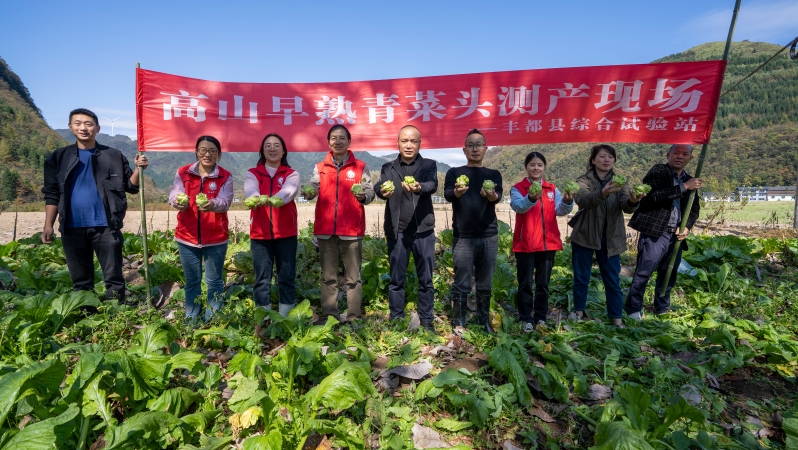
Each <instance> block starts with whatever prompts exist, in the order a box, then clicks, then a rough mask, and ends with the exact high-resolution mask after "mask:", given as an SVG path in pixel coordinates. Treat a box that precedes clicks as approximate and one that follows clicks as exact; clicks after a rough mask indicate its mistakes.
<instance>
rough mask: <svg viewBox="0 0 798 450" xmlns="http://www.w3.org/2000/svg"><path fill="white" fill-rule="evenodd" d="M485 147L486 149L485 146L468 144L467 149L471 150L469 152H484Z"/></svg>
mask: <svg viewBox="0 0 798 450" xmlns="http://www.w3.org/2000/svg"><path fill="white" fill-rule="evenodd" d="M485 147H486V146H485V144H468V145H466V148H467V149H469V150H474V149H477V150H482V149H483V148H485Z"/></svg>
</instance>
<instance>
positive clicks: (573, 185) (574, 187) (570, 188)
mask: <svg viewBox="0 0 798 450" xmlns="http://www.w3.org/2000/svg"><path fill="white" fill-rule="evenodd" d="M564 189H565V193H566V194H568V195H574V194H576V193H577V192H579V183H577V182H576V181H571V182H570V183H568V184H566V185H565V188H564Z"/></svg>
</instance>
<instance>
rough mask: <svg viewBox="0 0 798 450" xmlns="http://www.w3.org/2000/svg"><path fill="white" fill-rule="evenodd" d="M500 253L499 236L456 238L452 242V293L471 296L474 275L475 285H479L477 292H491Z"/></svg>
mask: <svg viewBox="0 0 798 450" xmlns="http://www.w3.org/2000/svg"><path fill="white" fill-rule="evenodd" d="M498 253H499V236H498V235H496V236H489V237H484V238H460V237H456V238H454V241H453V242H452V260H453V262H454V284H453V285H452V292H453V293H455V294H470V293H471V276H472V275H473V276H474V284H476V285H477V292H479V291H483V292H484V291H490V289H491V286H492V283H493V270H494V269H495V268H496V256H497V255H498Z"/></svg>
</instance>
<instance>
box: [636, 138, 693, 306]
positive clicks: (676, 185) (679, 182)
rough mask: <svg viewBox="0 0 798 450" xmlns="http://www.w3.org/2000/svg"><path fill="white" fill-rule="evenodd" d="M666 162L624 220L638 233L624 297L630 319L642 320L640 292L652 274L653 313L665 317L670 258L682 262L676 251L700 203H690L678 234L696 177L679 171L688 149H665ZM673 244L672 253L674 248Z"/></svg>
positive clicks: (655, 169) (650, 176)
mask: <svg viewBox="0 0 798 450" xmlns="http://www.w3.org/2000/svg"><path fill="white" fill-rule="evenodd" d="M667 156H668V162H667V164H656V165H655V166H654V167H652V168H651V170H649V171H648V173H647V174H646V176H645V177H644V178H643V183H646V184H648V185H650V186H651V192H649V194H648V196H646V198H644V199H643V201H642V202H641V203H640V208H638V209H637V211H636V212H635V214H634V215H633V216H632V220H630V221H629V226H630V227H631V228H634V229H635V230H637V231H639V232H640V236H639V238H638V240H637V266H636V267H635V274H634V277H633V278H632V286H631V287H630V288H629V295H628V296H627V297H626V307H625V309H626V313H627V314H628V315H629V317H630V318H632V319H634V320H642V318H643V315H642V310H643V294H645V292H646V285H647V284H648V280H649V278H651V275H652V274H653V273H654V271H655V270H656V271H657V286H656V289H654V314H665V313H667V312H668V310H670V306H671V301H670V293H671V289H673V286H674V285H676V275H677V273H678V271H677V270H675V269H674V270H673V271H672V272H671V277H670V279H669V280H667V287H666V289H665V295H664V296H660V292H661V291H662V287H663V284H665V275H666V272H667V271H668V265H669V264H670V260H671V254H672V253H673V252H674V250H675V251H676V252H677V253H676V262H675V265H676V266H678V265H679V263H680V262H681V260H682V250H685V249H687V241H686V240H685V239H686V238H687V235H689V234H690V230H691V229H692V228H693V225H694V224H695V221H696V220H698V213H699V211H700V208H701V207H700V205H699V203H698V200H695V201H694V202H693V206H692V208H690V212H689V213H688V217H687V227H686V228H685V229H684V232H682V233H679V227H680V226H681V223H682V217H683V215H684V214H685V213H686V209H687V201H688V198H689V196H690V191H694V190H696V189H700V188H701V184H702V181H701V179H700V178H693V177H691V176H690V174H688V173H687V172H686V171H685V170H684V168H685V167H686V166H687V164H689V163H690V161H691V160H692V159H693V146H692V145H689V144H674V145H671V147H670V149H668V153H667ZM677 244H678V249H677V248H676V246H677Z"/></svg>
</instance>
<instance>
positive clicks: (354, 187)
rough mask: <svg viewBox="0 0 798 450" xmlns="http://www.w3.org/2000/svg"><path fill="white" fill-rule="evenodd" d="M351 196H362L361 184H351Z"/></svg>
mask: <svg viewBox="0 0 798 450" xmlns="http://www.w3.org/2000/svg"><path fill="white" fill-rule="evenodd" d="M350 190H351V191H352V193H353V194H356V195H357V194H362V193H363V185H362V184H353V185H352V189H350Z"/></svg>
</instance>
